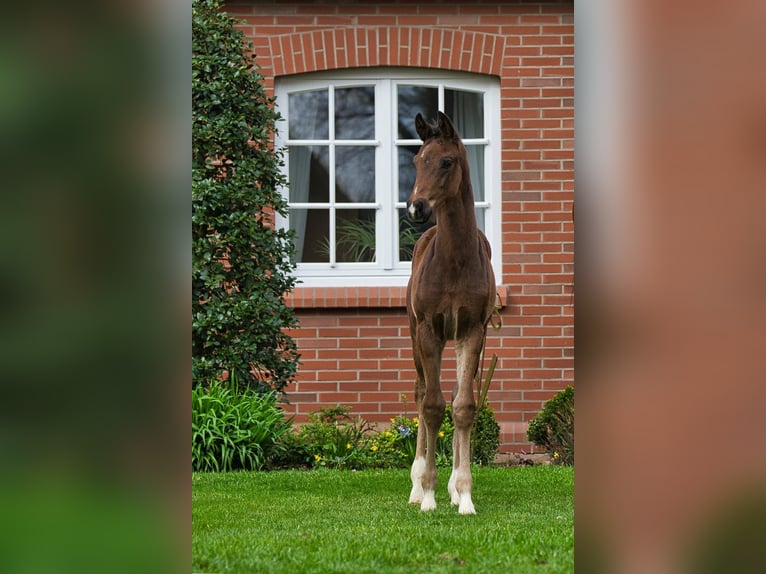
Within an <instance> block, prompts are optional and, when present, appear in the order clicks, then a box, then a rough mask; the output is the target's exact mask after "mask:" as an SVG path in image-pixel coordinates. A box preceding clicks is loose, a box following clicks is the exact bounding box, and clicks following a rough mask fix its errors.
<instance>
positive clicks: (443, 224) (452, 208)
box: [434, 181, 479, 263]
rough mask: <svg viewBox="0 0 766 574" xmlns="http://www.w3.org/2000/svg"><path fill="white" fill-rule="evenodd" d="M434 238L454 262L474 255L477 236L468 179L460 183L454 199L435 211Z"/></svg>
mask: <svg viewBox="0 0 766 574" xmlns="http://www.w3.org/2000/svg"><path fill="white" fill-rule="evenodd" d="M434 239H435V241H437V243H439V244H441V245H443V246H444V247H445V249H444V250H443V251H442V252H443V253H445V254H446V255H447V256H448V257H449V258H450V259H452V260H453V261H455V262H458V263H459V262H461V261H462V260H468V259H470V258H474V257H476V249H477V248H476V244H477V242H478V240H479V237H478V234H477V225H476V212H475V208H474V200H473V188H472V187H471V182H470V181H464V182H463V183H461V184H460V193H459V195H458V196H457V197H456V198H455V200H454V201H450V202H447V203H445V204H443V205H442V206H441V209H439V211H437V213H436V237H435V238H434Z"/></svg>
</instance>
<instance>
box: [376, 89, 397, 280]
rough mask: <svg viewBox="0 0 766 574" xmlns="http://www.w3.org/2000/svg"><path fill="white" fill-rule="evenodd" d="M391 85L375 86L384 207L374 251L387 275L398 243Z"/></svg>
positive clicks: (378, 187)
mask: <svg viewBox="0 0 766 574" xmlns="http://www.w3.org/2000/svg"><path fill="white" fill-rule="evenodd" d="M391 85H392V82H391V80H381V81H379V82H377V83H376V85H375V137H376V139H378V140H379V141H380V142H381V145H380V146H378V149H377V150H376V154H375V176H376V177H375V183H376V185H375V188H376V189H375V197H376V199H377V201H378V203H380V204H381V207H380V209H379V210H378V212H377V217H376V219H375V222H376V223H375V243H376V245H375V248H376V256H377V259H378V263H379V264H380V265H381V266H382V267H383V269H385V270H386V271H390V270H391V269H393V268H394V261H395V248H396V243H397V239H396V234H394V235H393V236H392V228H391V222H392V220H395V219H396V212H395V211H396V210H395V209H394V208H393V204H394V202H393V194H395V193H396V190H395V189H394V188H395V182H396V180H395V179H393V176H392V166H393V164H394V163H395V161H394V159H393V155H392V154H393V152H394V151H395V150H394V149H393V147H394V146H393V145H392V142H393V141H394V137H393V136H394V133H395V132H393V133H392V126H391V113H390V111H391V99H392V98H391ZM395 121H396V119H395V116H394V122H395ZM394 233H395V232H394Z"/></svg>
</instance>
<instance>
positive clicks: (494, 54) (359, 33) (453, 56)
mask: <svg viewBox="0 0 766 574" xmlns="http://www.w3.org/2000/svg"><path fill="white" fill-rule="evenodd" d="M269 51H270V52H271V60H272V66H273V67H272V69H273V71H274V75H275V76H282V75H290V74H301V73H304V72H316V71H321V70H333V69H337V68H356V67H368V66H413V67H420V68H438V69H442V70H460V71H464V72H475V73H479V74H490V75H500V70H501V68H502V59H503V53H504V38H503V36H498V35H494V34H484V33H480V32H464V31H460V30H449V29H441V28H420V27H410V26H404V27H369V28H359V27H357V28H328V29H322V30H313V31H309V32H294V33H291V34H281V35H276V36H272V37H271V38H269Z"/></svg>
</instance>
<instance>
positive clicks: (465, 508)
mask: <svg viewBox="0 0 766 574" xmlns="http://www.w3.org/2000/svg"><path fill="white" fill-rule="evenodd" d="M457 512H458V514H476V510H475V509H474V507H473V501H471V493H470V492H461V493H460V506H459V507H458V509H457Z"/></svg>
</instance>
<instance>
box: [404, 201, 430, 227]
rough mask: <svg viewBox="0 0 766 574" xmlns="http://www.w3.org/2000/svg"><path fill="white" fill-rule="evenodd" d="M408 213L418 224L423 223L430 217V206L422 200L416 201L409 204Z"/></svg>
mask: <svg viewBox="0 0 766 574" xmlns="http://www.w3.org/2000/svg"><path fill="white" fill-rule="evenodd" d="M407 213H408V214H409V216H410V219H412V220H414V221H416V222H422V221H424V220H426V219H428V217H429V216H430V209H429V207H428V204H427V203H426V202H425V201H424V200H422V199H416V200H415V201H413V202H412V203H410V202H407Z"/></svg>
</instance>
